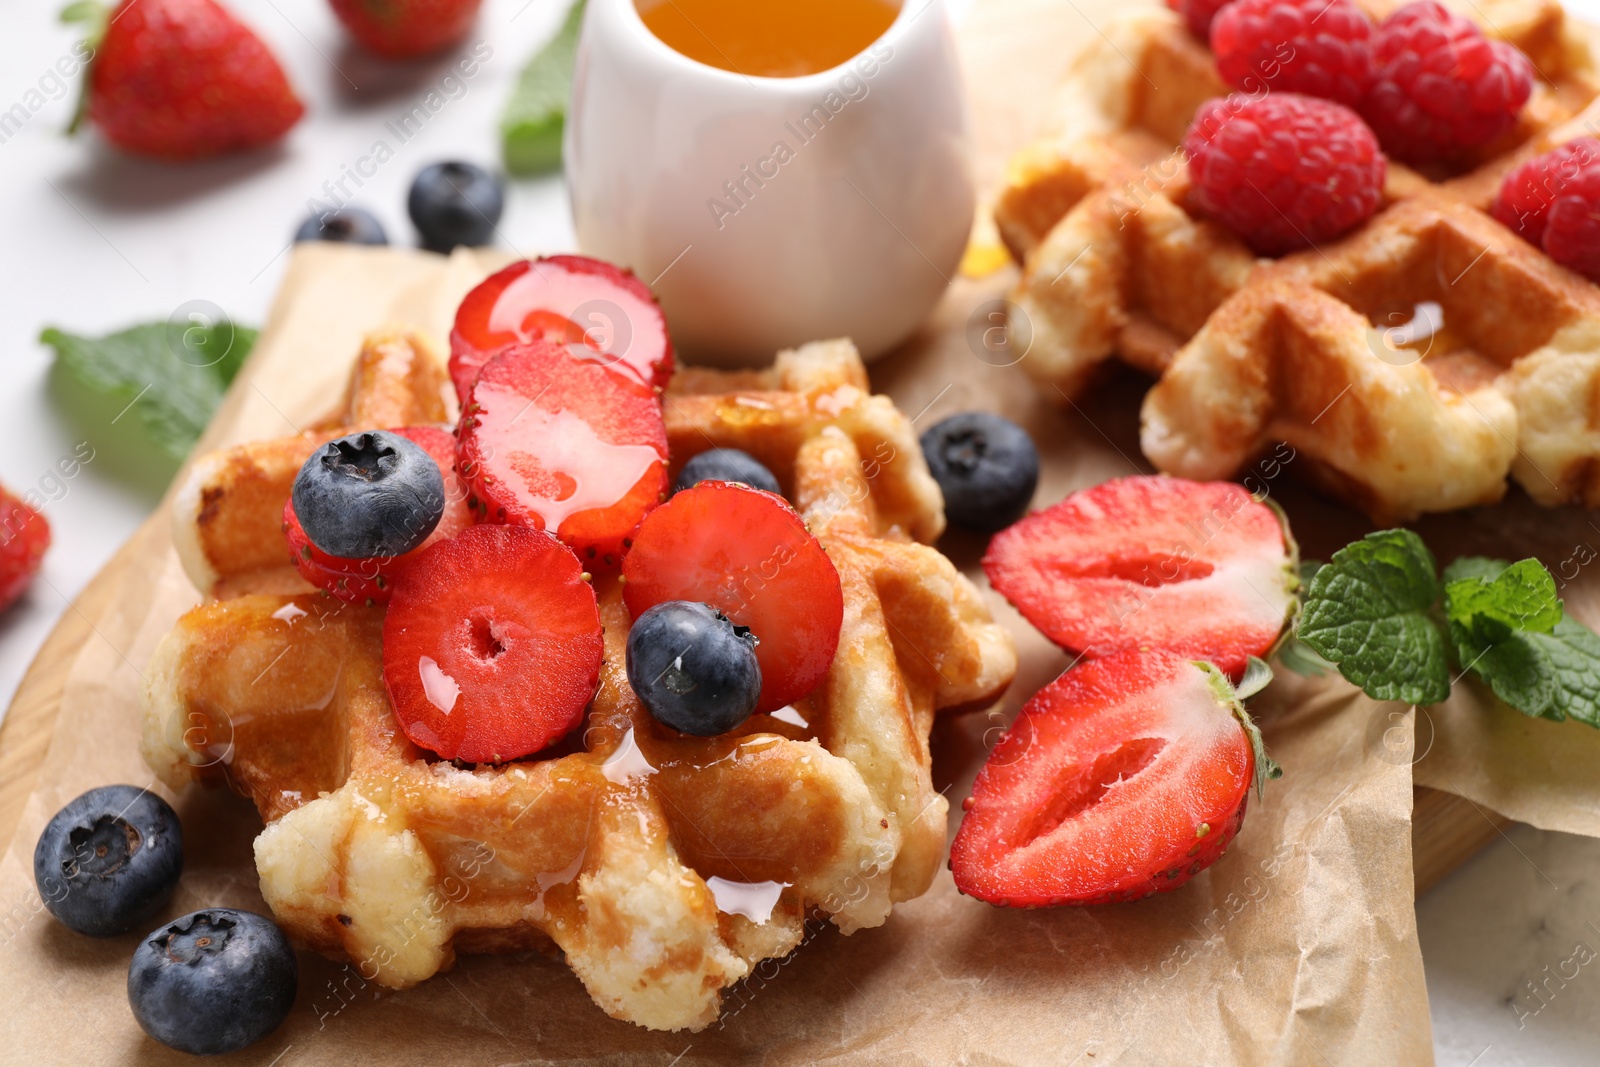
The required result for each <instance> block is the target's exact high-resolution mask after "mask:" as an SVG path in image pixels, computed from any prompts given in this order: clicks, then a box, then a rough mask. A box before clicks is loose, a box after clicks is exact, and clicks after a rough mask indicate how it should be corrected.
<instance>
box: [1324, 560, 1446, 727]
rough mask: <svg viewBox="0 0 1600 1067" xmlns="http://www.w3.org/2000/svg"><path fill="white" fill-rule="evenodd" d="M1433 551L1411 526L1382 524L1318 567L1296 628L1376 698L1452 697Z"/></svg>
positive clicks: (1418, 700) (1421, 700)
mask: <svg viewBox="0 0 1600 1067" xmlns="http://www.w3.org/2000/svg"><path fill="white" fill-rule="evenodd" d="M1439 592H1440V590H1439V579H1438V568H1437V564H1435V562H1434V559H1433V553H1432V552H1429V551H1428V546H1427V545H1425V544H1423V543H1422V539H1421V538H1420V537H1418V536H1417V535H1416V534H1414V533H1412V532H1411V531H1410V530H1380V531H1378V532H1376V533H1370V534H1368V535H1367V536H1366V537H1365V538H1363V539H1362V540H1360V541H1357V542H1355V543H1354V544H1351V545H1347V546H1345V547H1344V548H1342V549H1340V550H1339V551H1338V552H1335V553H1334V554H1333V559H1332V560H1330V561H1329V562H1328V563H1327V564H1326V565H1324V566H1323V567H1321V568H1320V569H1318V570H1317V572H1316V574H1315V576H1313V577H1312V579H1311V588H1310V589H1309V590H1308V591H1307V593H1306V606H1305V611H1304V613H1303V614H1302V615H1301V617H1300V623H1299V628H1298V630H1297V631H1296V634H1297V636H1298V637H1299V639H1300V640H1301V641H1304V642H1305V643H1306V644H1307V645H1309V646H1310V647H1311V649H1312V650H1313V651H1314V652H1316V653H1317V654H1318V655H1320V656H1322V657H1323V658H1324V659H1327V660H1328V661H1329V662H1331V663H1334V664H1337V665H1338V667H1339V673H1340V674H1342V675H1344V677H1345V678H1346V679H1347V680H1349V681H1350V682H1351V683H1353V684H1355V685H1358V686H1360V687H1361V688H1362V690H1363V691H1364V692H1365V693H1366V694H1367V695H1368V696H1370V697H1372V698H1373V699H1374V700H1400V701H1404V702H1405V703H1407V704H1437V703H1439V702H1440V701H1443V700H1445V699H1446V698H1448V697H1449V696H1450V672H1449V668H1448V666H1447V659H1446V654H1445V639H1444V634H1442V633H1441V632H1440V629H1439V626H1438V624H1437V623H1435V622H1434V620H1433V618H1432V616H1431V614H1430V612H1431V611H1432V609H1433V606H1434V603H1435V602H1436V601H1437V600H1438V599H1439Z"/></svg>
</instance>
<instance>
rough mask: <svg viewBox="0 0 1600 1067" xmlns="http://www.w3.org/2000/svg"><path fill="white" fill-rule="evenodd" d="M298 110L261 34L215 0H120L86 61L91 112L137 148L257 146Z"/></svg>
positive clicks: (161, 151)
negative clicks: (88, 62)
mask: <svg viewBox="0 0 1600 1067" xmlns="http://www.w3.org/2000/svg"><path fill="white" fill-rule="evenodd" d="M304 113H305V107H304V105H302V104H301V103H300V100H299V98H298V97H296V96H295V94H294V90H293V89H291V88H290V87H289V81H288V79H287V78H285V77H284V74H283V68H282V67H280V66H279V65H278V61H277V59H276V58H274V57H273V55H272V53H271V52H270V51H268V50H267V46H266V45H265V44H263V43H262V41H261V38H259V37H257V36H256V35H255V34H254V33H252V32H251V31H250V29H249V27H247V26H245V25H244V23H242V22H240V21H239V20H238V19H236V18H234V17H233V16H232V15H231V14H229V13H228V12H227V10H225V9H224V8H222V7H221V6H220V5H218V4H217V3H215V0H124V3H122V4H121V5H120V6H118V7H117V8H116V10H115V11H113V12H112V13H111V16H110V20H109V21H108V22H107V24H106V30H105V37H104V39H103V40H101V42H100V44H99V47H98V49H97V51H96V55H95V60H94V64H93V66H92V67H90V70H89V107H88V114H89V119H90V121H92V122H93V123H94V124H95V125H96V126H98V127H100V131H101V132H102V133H104V134H105V136H106V138H107V139H108V140H109V141H110V142H111V143H112V144H114V145H116V146H117V147H118V148H121V149H123V150H125V151H128V152H132V153H134V154H136V155H141V156H154V157H156V158H157V159H168V160H187V159H199V158H201V157H203V156H214V155H218V154H221V153H223V152H232V151H237V150H239V149H245V148H254V147H256V146H258V145H264V144H267V143H269V142H272V141H276V140H277V139H278V138H280V137H282V136H283V135H284V134H285V133H287V132H288V131H289V128H290V127H291V126H293V125H294V124H295V123H296V122H298V121H299V120H300V116H301V115H302V114H304Z"/></svg>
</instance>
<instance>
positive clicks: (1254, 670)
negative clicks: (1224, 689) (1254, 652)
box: [1234, 656, 1272, 700]
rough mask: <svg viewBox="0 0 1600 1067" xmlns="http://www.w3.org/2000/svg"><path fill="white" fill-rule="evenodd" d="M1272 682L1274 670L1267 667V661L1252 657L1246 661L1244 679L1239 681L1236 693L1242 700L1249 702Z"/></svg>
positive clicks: (1235, 689)
mask: <svg viewBox="0 0 1600 1067" xmlns="http://www.w3.org/2000/svg"><path fill="white" fill-rule="evenodd" d="M1271 681H1272V668H1271V667H1269V666H1267V661H1266V660H1264V659H1258V658H1257V657H1255V656H1251V657H1250V658H1249V659H1247V660H1246V661H1245V666H1244V677H1243V678H1241V679H1239V684H1238V685H1236V686H1234V691H1235V692H1236V693H1237V694H1238V696H1239V699H1240V700H1249V699H1250V698H1251V697H1253V696H1255V695H1256V694H1257V693H1259V692H1261V691H1262V690H1263V689H1265V688H1266V687H1267V685H1268V683H1270V682H1271Z"/></svg>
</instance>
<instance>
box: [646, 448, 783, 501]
mask: <svg viewBox="0 0 1600 1067" xmlns="http://www.w3.org/2000/svg"><path fill="white" fill-rule="evenodd" d="M706 481H714V482H741V483H743V484H745V485H748V486H749V487H750V488H752V489H765V490H766V491H767V492H769V493H777V494H778V495H779V496H782V495H783V490H782V489H780V488H778V479H776V478H774V477H773V476H772V472H771V471H769V470H767V468H766V467H764V466H763V465H762V463H761V461H760V460H759V459H757V458H756V457H754V456H752V455H751V454H750V453H748V452H741V451H739V450H738V449H737V448H713V449H712V450H711V451H709V452H702V453H700V454H699V455H698V456H695V457H694V458H693V459H691V460H690V461H689V462H687V463H685V464H684V465H683V470H681V471H679V472H678V480H677V481H676V482H675V483H673V486H672V491H673V492H679V491H681V490H684V489H687V488H689V487H690V486H692V485H698V484H700V483H701V482H706Z"/></svg>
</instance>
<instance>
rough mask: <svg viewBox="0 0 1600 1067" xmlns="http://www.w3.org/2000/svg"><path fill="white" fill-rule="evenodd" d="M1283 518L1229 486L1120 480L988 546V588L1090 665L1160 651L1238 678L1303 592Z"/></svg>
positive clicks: (1040, 513)
mask: <svg viewBox="0 0 1600 1067" xmlns="http://www.w3.org/2000/svg"><path fill="white" fill-rule="evenodd" d="M1295 556H1296V549H1295V547H1294V543H1293V541H1292V540H1290V538H1289V536H1288V530H1287V528H1286V526H1285V524H1284V523H1283V522H1282V521H1280V519H1279V516H1278V513H1277V512H1276V511H1274V510H1273V509H1272V508H1270V507H1267V506H1266V505H1265V504H1262V503H1260V502H1258V501H1257V500H1255V499H1254V498H1253V497H1252V496H1251V495H1250V494H1249V492H1247V491H1246V490H1245V489H1244V488H1243V487H1241V486H1238V485H1234V484H1232V483H1230V482H1191V481H1186V480H1184V479H1181V478H1167V477H1159V476H1158V477H1144V476H1139V477H1132V478H1118V479H1116V480H1114V481H1109V482H1105V483H1103V484H1101V485H1097V486H1095V487H1094V488H1092V489H1085V490H1083V491H1082V492H1077V493H1073V494H1072V495H1071V496H1069V497H1067V498H1066V499H1065V500H1063V501H1061V502H1060V503H1059V504H1056V505H1055V506H1054V507H1049V508H1045V509H1044V510H1043V511H1037V512H1034V513H1033V514H1032V515H1029V516H1028V517H1027V518H1025V519H1023V520H1022V521H1021V522H1018V523H1016V524H1015V525H1013V526H1010V527H1008V528H1007V529H1005V530H1002V531H1001V532H1000V533H999V534H997V535H995V538H994V540H993V541H991V542H990V543H989V551H988V552H987V553H986V554H985V555H984V557H983V569H984V572H985V573H986V574H988V576H989V581H990V582H991V583H992V584H993V585H994V587H995V588H996V589H997V590H999V591H1000V593H1001V595H1003V596H1004V597H1005V598H1006V599H1007V600H1009V601H1011V603H1012V604H1015V605H1016V607H1017V610H1018V611H1020V612H1022V614H1023V616H1024V617H1026V618H1027V620H1028V621H1029V622H1031V623H1033V625H1035V626H1037V627H1038V628H1039V629H1040V630H1042V631H1043V632H1044V634H1045V636H1047V637H1049V638H1050V639H1051V640H1052V641H1054V642H1055V643H1056V644H1058V645H1061V646H1062V647H1064V648H1066V649H1068V650H1069V651H1072V652H1080V653H1083V654H1084V655H1086V656H1090V657H1094V656H1105V655H1109V654H1111V653H1113V652H1119V651H1122V650H1123V649H1130V648H1161V649H1166V650H1167V651H1169V652H1176V653H1178V654H1179V655H1183V656H1192V657H1194V658H1196V659H1206V660H1210V661H1211V662H1212V663H1215V664H1216V665H1217V666H1219V667H1221V668H1222V669H1223V670H1224V671H1226V672H1227V673H1228V674H1229V675H1230V676H1231V677H1234V678H1238V677H1239V676H1240V674H1241V673H1242V672H1243V671H1244V668H1245V662H1246V660H1247V659H1248V658H1249V657H1251V656H1264V655H1266V653H1267V651H1268V650H1269V649H1271V648H1272V645H1273V643H1274V642H1276V641H1277V639H1278V635H1279V634H1281V633H1282V632H1283V628H1284V626H1285V625H1286V624H1287V622H1288V620H1289V618H1290V616H1291V613H1292V612H1293V610H1294V605H1295V596H1294V594H1295V589H1296V588H1297V587H1298V585H1299V579H1298V577H1297V574H1296V568H1297V561H1296V558H1295Z"/></svg>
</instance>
